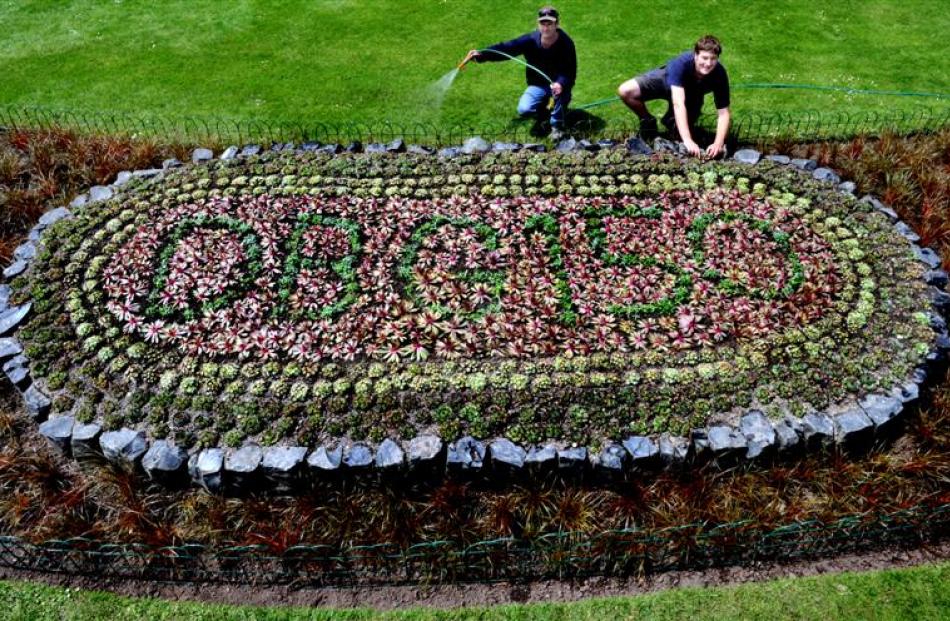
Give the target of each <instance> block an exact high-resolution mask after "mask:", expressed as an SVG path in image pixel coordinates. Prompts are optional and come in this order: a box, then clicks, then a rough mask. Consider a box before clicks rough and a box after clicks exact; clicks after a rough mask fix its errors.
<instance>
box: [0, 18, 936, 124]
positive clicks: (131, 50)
mask: <svg viewBox="0 0 950 621" xmlns="http://www.w3.org/2000/svg"><path fill="white" fill-rule="evenodd" d="M539 4H540V0H533V1H532V2H522V1H516V2H512V1H510V0H481V1H480V2H462V1H461V0H266V1H265V0H227V1H226V2H223V1H221V0H163V1H162V2H146V1H145V0H0V32H2V33H3V36H2V37H0V76H2V79H0V105H3V104H32V105H41V106H47V107H51V108H56V109H82V110H90V111H113V110H115V111H121V112H126V113H156V114H161V115H170V116H178V115H201V116H209V115H213V116H224V117H228V118H235V119H240V120H246V119H265V120H284V121H308V122H310V121H323V122H327V121H331V122H334V121H378V120H381V119H388V120H392V121H395V122H399V123H406V122H416V121H419V122H441V123H456V122H460V121H464V122H466V123H473V124H478V123H482V122H486V121H492V122H503V123H504V122H507V121H508V120H510V119H511V118H512V117H513V116H514V104H515V101H516V99H517V96H518V94H520V91H521V90H522V88H523V82H524V78H523V69H522V68H521V67H520V66H516V65H515V64H514V63H504V64H495V63H492V64H489V65H481V66H476V67H472V68H470V69H467V70H465V71H464V72H463V73H462V74H461V75H460V76H459V77H458V78H457V79H456V81H455V84H454V85H453V87H452V88H451V89H450V90H449V92H448V94H447V96H446V98H445V101H444V104H443V106H442V108H441V110H440V109H438V108H436V107H435V106H434V105H431V100H432V96H431V95H430V94H429V93H428V91H427V87H428V86H429V85H431V84H432V83H433V82H435V81H437V80H438V79H439V78H440V77H441V76H443V75H444V74H445V73H446V72H447V71H449V70H450V69H452V68H453V67H454V65H455V64H456V63H457V62H458V61H459V60H460V59H461V58H462V57H463V56H464V54H465V52H466V51H467V50H468V49H469V48H473V47H483V46H486V45H489V44H491V43H494V42H497V41H499V40H502V39H507V38H511V37H514V36H516V35H519V34H521V33H523V32H525V31H527V30H530V29H533V28H534V16H535V14H536V10H537V8H538V6H539ZM556 4H557V6H558V8H559V9H560V10H561V13H562V17H563V20H562V21H563V24H562V25H563V27H564V28H565V29H566V30H567V31H568V32H569V33H570V34H571V36H572V37H573V38H574V40H575V42H576V44H577V48H578V56H579V65H580V73H579V79H578V85H577V88H576V90H575V94H574V103H575V104H576V105H582V104H584V103H588V102H592V101H596V100H600V99H604V98H608V97H613V95H614V93H615V91H616V87H617V85H618V84H619V83H620V82H622V81H623V80H625V79H627V78H629V77H631V76H633V75H635V74H637V73H639V72H641V71H643V70H646V69H649V68H651V67H653V66H656V65H658V64H660V63H662V62H663V61H664V60H666V59H667V58H669V57H671V56H672V55H674V54H676V53H678V52H680V51H682V50H685V49H687V48H688V47H690V46H691V44H692V43H693V41H695V39H696V38H697V37H698V36H699V35H702V34H705V33H707V32H710V33H714V34H716V35H718V36H719V37H720V38H721V39H722V41H723V43H724V46H725V51H724V54H723V56H722V61H723V63H724V64H725V65H726V67H727V68H728V69H729V72H730V76H731V79H732V82H733V83H734V84H735V85H736V89H735V91H734V97H733V101H734V109H735V110H736V111H737V112H738V113H745V112H749V111H755V112H769V111H786V112H788V111H801V110H825V111H828V110H836V111H847V112H863V111H868V110H872V111H879V112H880V111H890V110H893V109H898V110H906V111H912V110H919V109H920V108H921V107H933V106H936V107H938V108H940V107H943V108H946V107H947V106H950V99H922V98H912V97H888V96H872V95H848V94H843V93H837V94H826V93H815V92H808V91H787V90H786V91H763V90H748V89H746V90H743V89H742V88H741V85H742V84H749V83H758V82H780V83H801V84H819V85H829V86H843V87H855V88H865V89H886V90H907V91H927V92H943V93H950V55H948V54H947V52H946V50H945V49H944V48H945V46H944V45H943V43H944V41H945V38H946V33H947V32H950V11H948V10H947V4H946V0H905V1H903V2H894V1H893V0H838V1H835V2H828V1H827V0H773V1H772V2H749V1H748V0H706V1H704V2H684V1H683V0H653V1H652V2H631V1H630V0H567V1H561V2H558V3H556ZM591 112H592V113H593V114H595V115H597V116H598V117H601V118H603V119H604V120H606V121H607V122H608V123H609V122H610V121H612V120H616V119H629V118H631V117H630V116H629V113H628V112H627V111H626V109H625V108H624V107H623V106H622V105H620V104H619V103H613V104H610V105H604V106H600V107H597V108H594V109H592V110H591Z"/></svg>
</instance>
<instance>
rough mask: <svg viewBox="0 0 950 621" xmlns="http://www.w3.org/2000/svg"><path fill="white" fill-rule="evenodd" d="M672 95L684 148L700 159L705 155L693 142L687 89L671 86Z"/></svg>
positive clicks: (677, 126) (677, 127) (674, 114)
mask: <svg viewBox="0 0 950 621" xmlns="http://www.w3.org/2000/svg"><path fill="white" fill-rule="evenodd" d="M670 93H671V96H672V99H673V116H674V118H675V119H676V129H677V131H679V134H680V139H681V140H682V141H683V146H685V147H686V150H687V151H689V153H690V155H695V156H697V157H699V156H700V155H702V154H703V150H702V149H700V148H699V145H698V144H696V142H695V141H694V140H693V135H692V134H691V133H690V132H689V115H688V114H687V113H686V89H685V88H683V87H682V86H670ZM717 138H718V134H717ZM723 140H725V138H723Z"/></svg>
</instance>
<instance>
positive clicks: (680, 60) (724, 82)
mask: <svg viewBox="0 0 950 621" xmlns="http://www.w3.org/2000/svg"><path fill="white" fill-rule="evenodd" d="M693 58H694V55H693V52H683V53H682V54H680V55H679V56H677V57H676V58H673V59H671V60H670V61H669V62H668V63H666V85H667V87H670V86H682V87H683V90H685V91H686V100H687V101H688V102H691V103H695V102H697V100H698V102H699V103H700V104H701V103H702V100H703V97H704V96H705V95H706V93H712V94H713V99H714V100H715V102H716V109H717V110H722V109H723V108H728V107H729V76H728V75H727V74H726V68H725V67H723V66H722V63H717V64H716V67H715V69H713V70H712V72H711V73H710V74H709V75H707V76H706V77H704V78H703V79H702V80H698V79H697V78H696V63H695V62H694V60H693Z"/></svg>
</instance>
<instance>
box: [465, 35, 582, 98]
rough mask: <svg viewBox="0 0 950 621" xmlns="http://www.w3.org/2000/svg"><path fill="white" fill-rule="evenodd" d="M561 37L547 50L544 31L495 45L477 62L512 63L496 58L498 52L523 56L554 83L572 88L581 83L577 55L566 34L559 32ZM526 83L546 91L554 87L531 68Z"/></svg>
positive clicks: (500, 57)
mask: <svg viewBox="0 0 950 621" xmlns="http://www.w3.org/2000/svg"><path fill="white" fill-rule="evenodd" d="M557 35H558V36H557V41H555V42H554V45H552V46H551V47H549V48H545V47H543V46H542V45H541V31H540V30H535V31H534V32H529V33H528V34H525V35H522V36H520V37H518V38H517V39H512V40H511V41H504V42H502V43H496V44H495V45H492V46H491V47H489V48H488V49H486V50H485V51H483V52H482V53H481V54H479V55H478V56H476V57H475V61H476V62H480V63H483V62H493V61H499V60H508V58H507V57H506V56H502V55H501V54H492V51H494V50H498V51H499V52H504V53H505V54H508V55H509V56H522V55H523V56H524V59H525V61H527V63H528V64H529V65H534V66H535V67H537V68H538V69H540V70H541V71H543V72H544V73H545V74H547V76H548V77H550V78H551V81H553V82H557V83H559V84H560V85H561V86H563V87H564V88H571V87H572V86H574V81H575V80H576V79H577V52H576V51H575V49H574V42H573V41H572V40H571V38H570V37H569V36H567V33H566V32H564V31H563V30H561V29H560V28H558V29H557ZM525 79H526V80H527V82H528V85H529V86H540V87H543V88H546V87H548V86H550V84H551V82H548V81H547V80H545V79H544V77H543V76H542V75H541V74H539V73H538V72H537V71H535V70H533V69H531V68H529V67H525Z"/></svg>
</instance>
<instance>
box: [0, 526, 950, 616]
mask: <svg viewBox="0 0 950 621" xmlns="http://www.w3.org/2000/svg"><path fill="white" fill-rule="evenodd" d="M945 560H950V540H947V541H942V542H940V543H937V544H934V545H930V546H925V547H922V548H919V549H916V550H905V549H896V548H894V549H886V550H878V551H875V552H869V553H865V554H855V555H848V556H840V557H836V558H831V559H823V560H812V561H802V562H796V563H781V564H780V563H763V564H760V565H756V566H754V567H727V568H721V569H708V570H704V571H671V572H667V573H663V574H657V575H652V576H645V577H640V578H628V579H617V578H589V579H586V580H575V581H562V580H544V581H538V582H525V583H510V582H501V583H495V584H454V585H438V586H398V587H387V586H366V587H352V588H339V587H306V586H304V587H294V586H288V585H280V586H255V585H247V584H213V583H193V582H185V583H179V582H155V581H147V580H133V579H115V578H105V579H103V578H101V577H95V576H72V575H65V574H50V573H42V572H31V571H20V570H15V569H9V568H6V567H0V579H3V580H26V581H30V582H37V583H43V584H48V585H53V586H61V587H72V588H79V589H85V590H99V591H110V592H112V593H116V594H118V595H124V596H128V597H152V598H163V599H168V600H172V601H183V600H186V601H196V602H215V603H221V604H231V605H249V606H293V607H315V606H319V607H326V608H337V609H339V608H357V607H359V608H374V609H377V610H392V609H401V608H415V607H429V608H457V607H462V606H492V605H497V604H511V603H537V602H573V601H577V600H581V599H586V598H591V597H615V596H623V595H628V596H629V595H642V594H645V593H654V592H657V591H664V590H667V589H674V588H679V587H718V586H735V585H740V584H746V583H750V582H764V581H767V580H774V579H778V578H798V577H804V576H816V575H822V574H834V573H840V572H845V571H874V570H883V569H896V568H900V567H912V566H915V565H922V564H926V563H934V562H940V561H945Z"/></svg>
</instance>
